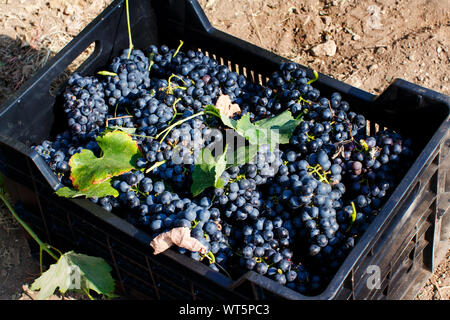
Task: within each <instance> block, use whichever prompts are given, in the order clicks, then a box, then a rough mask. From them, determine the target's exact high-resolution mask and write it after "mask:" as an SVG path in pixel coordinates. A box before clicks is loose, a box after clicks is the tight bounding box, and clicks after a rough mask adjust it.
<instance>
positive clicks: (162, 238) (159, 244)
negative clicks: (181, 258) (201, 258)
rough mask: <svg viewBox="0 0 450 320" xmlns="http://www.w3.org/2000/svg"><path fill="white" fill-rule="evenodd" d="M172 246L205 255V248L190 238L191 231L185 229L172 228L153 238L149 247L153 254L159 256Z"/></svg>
mask: <svg viewBox="0 0 450 320" xmlns="http://www.w3.org/2000/svg"><path fill="white" fill-rule="evenodd" d="M172 245H176V246H178V247H181V248H185V249H187V250H189V251H193V252H196V251H199V252H201V253H203V254H204V253H206V247H205V246H204V245H203V244H202V243H201V242H200V241H198V240H197V239H195V238H193V237H191V230H190V229H189V228H186V227H179V228H173V229H171V230H169V231H167V232H164V233H161V234H160V235H159V236H157V237H155V238H154V239H153V240H152V242H151V243H150V246H151V247H152V248H153V250H154V252H153V254H159V253H161V252H163V251H166V250H167V249H169V248H170V247H171V246H172Z"/></svg>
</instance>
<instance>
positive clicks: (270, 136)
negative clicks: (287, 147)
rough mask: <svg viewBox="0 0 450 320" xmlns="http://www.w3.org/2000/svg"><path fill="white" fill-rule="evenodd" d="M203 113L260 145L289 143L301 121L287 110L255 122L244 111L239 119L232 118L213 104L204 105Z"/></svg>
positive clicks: (251, 142)
mask: <svg viewBox="0 0 450 320" xmlns="http://www.w3.org/2000/svg"><path fill="white" fill-rule="evenodd" d="M205 113H207V114H210V115H213V116H216V117H218V118H220V119H221V120H222V122H223V124H224V125H226V126H227V127H229V128H231V129H234V130H235V131H236V132H237V133H238V134H240V135H241V136H243V137H244V138H246V139H247V140H248V141H249V142H250V144H254V145H261V144H268V145H270V146H273V145H275V144H287V143H289V140H290V138H291V137H292V134H293V133H294V130H295V128H297V126H298V125H299V124H300V123H301V122H302V121H303V120H302V119H301V118H300V119H295V118H293V117H292V114H291V112H290V111H289V110H286V111H284V112H283V113H281V114H279V115H277V116H275V117H271V118H267V119H262V120H259V121H256V122H253V123H252V122H251V121H250V114H248V113H246V114H245V115H243V116H242V117H241V118H240V119H239V120H234V119H231V118H229V117H227V116H226V115H224V114H222V113H221V112H220V110H219V109H217V108H216V107H214V106H213V105H207V106H205Z"/></svg>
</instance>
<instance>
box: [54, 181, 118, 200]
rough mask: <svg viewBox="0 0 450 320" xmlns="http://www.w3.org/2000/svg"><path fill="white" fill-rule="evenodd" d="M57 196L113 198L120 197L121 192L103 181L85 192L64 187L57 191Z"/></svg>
mask: <svg viewBox="0 0 450 320" xmlns="http://www.w3.org/2000/svg"><path fill="white" fill-rule="evenodd" d="M56 194H57V195H58V196H60V197H66V198H76V197H82V196H85V197H86V198H92V197H106V196H113V197H118V196H119V192H118V191H117V190H116V189H114V188H113V187H112V186H111V181H110V180H107V181H103V182H102V183H98V184H93V185H92V186H91V187H90V188H88V189H87V190H85V191H79V190H75V189H71V188H69V187H63V188H60V189H58V190H57V191H56Z"/></svg>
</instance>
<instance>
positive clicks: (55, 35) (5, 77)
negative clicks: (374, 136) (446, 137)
mask: <svg viewBox="0 0 450 320" xmlns="http://www.w3.org/2000/svg"><path fill="white" fill-rule="evenodd" d="M109 3H111V0H70V1H65V0H51V1H45V0H0V104H1V103H3V102H4V101H6V99H7V98H8V97H10V96H11V95H12V94H13V93H14V92H15V91H16V90H18V89H19V88H20V86H21V85H22V84H23V83H24V82H26V80H27V79H28V78H29V77H30V76H32V75H33V74H34V73H35V72H36V71H37V70H39V69H40V68H41V67H43V66H44V65H45V64H46V62H47V61H48V60H49V59H51V58H52V57H53V56H54V55H55V53H57V52H58V51H60V50H61V48H62V47H64V45H65V44H67V43H68V42H69V41H70V40H71V39H72V38H73V37H74V36H76V35H77V34H78V33H79V32H80V31H81V30H82V28H83V27H85V26H86V25H87V24H88V23H89V22H90V21H91V20H92V19H93V18H94V17H95V16H97V15H98V14H99V13H100V12H101V10H102V9H103V8H104V7H105V6H106V5H108V4H109ZM199 3H200V5H201V6H202V7H203V9H204V10H205V13H206V15H207V16H208V18H209V19H210V21H211V24H212V25H213V26H214V27H216V28H218V29H220V30H222V31H224V32H227V33H230V34H232V35H234V36H236V37H239V38H241V39H244V40H246V41H249V42H252V43H254V44H256V45H258V46H260V47H263V48H265V49H268V50H271V51H273V52H275V53H277V54H279V55H281V56H284V57H286V58H289V59H291V60H293V61H295V62H298V63H300V64H302V65H306V66H309V67H311V68H313V69H315V70H318V71H320V72H322V73H324V74H328V75H330V76H332V77H334V78H336V79H338V80H341V81H344V82H346V83H348V84H350V85H353V86H355V87H358V88H361V89H363V90H366V91H369V92H371V93H374V94H379V93H381V92H382V91H383V90H384V89H385V88H386V87H387V86H388V85H389V83H390V82H392V80H393V79H395V78H402V79H405V80H408V81H410V82H413V83H416V84H418V85H421V86H424V87H427V88H430V89H432V90H435V91H438V92H441V93H444V94H447V95H449V94H450V82H449V77H450V75H449V70H450V68H449V66H450V64H449V62H450V52H449V50H450V0H372V1H369V0H364V1H357V0H333V1H329V0H322V1H319V0H283V1H280V0H227V1H225V0H199ZM130 4H131V5H132V0H131V1H130ZM76 65H77V64H76V63H75V65H73V66H72V69H71V70H73V69H74V68H75V67H76ZM66 76H67V75H66ZM449 273H450V254H447V256H446V259H445V260H444V261H443V262H442V263H441V265H440V266H439V267H438V268H437V269H436V272H435V273H434V274H433V276H432V277H431V279H430V280H429V281H428V282H427V284H426V285H425V286H424V288H423V289H422V290H421V291H420V292H419V294H418V295H417V297H416V299H420V300H440V299H446V300H448V299H450V290H449V288H450V277H449ZM37 276H39V265H38V264H37V263H36V261H35V260H33V259H32V257H31V256H30V252H29V249H28V244H27V242H26V240H25V235H24V232H23V231H22V230H21V228H20V227H19V226H18V225H17V224H16V223H15V222H14V221H13V220H12V218H10V217H9V213H8V212H7V211H5V209H4V208H3V207H2V208H1V209H0V299H33V294H32V293H30V291H29V290H28V289H27V284H29V283H31V282H32V281H33V279H35V278H36V277H37ZM53 298H54V299H61V297H59V296H55V297H53ZM69 298H71V297H70V295H69Z"/></svg>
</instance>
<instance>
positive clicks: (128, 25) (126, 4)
mask: <svg viewBox="0 0 450 320" xmlns="http://www.w3.org/2000/svg"><path fill="white" fill-rule="evenodd" d="M125 7H126V11H127V27H128V39H129V43H130V45H129V48H128V56H127V59H130V55H131V50H133V48H134V46H133V40H132V39H131V26H130V10H129V6H128V0H125Z"/></svg>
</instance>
